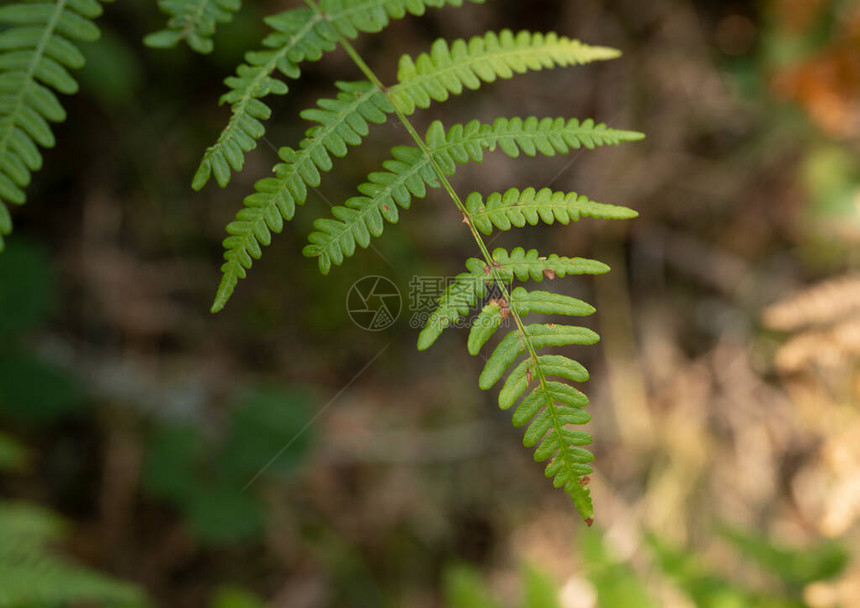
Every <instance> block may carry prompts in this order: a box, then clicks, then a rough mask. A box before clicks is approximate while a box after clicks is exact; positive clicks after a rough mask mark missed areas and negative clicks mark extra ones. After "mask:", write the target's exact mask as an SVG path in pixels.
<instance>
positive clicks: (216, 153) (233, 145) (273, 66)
mask: <svg viewBox="0 0 860 608" xmlns="http://www.w3.org/2000/svg"><path fill="white" fill-rule="evenodd" d="M469 1H470V2H475V3H478V4H481V3H483V2H484V0H469ZM446 4H450V5H453V6H460V5H462V4H463V0H323V1H322V2H320V8H321V12H319V13H317V12H314V11H312V10H310V9H291V10H287V11H284V12H281V13H278V14H276V15H272V16H270V17H267V18H266V19H265V21H266V24H267V25H269V26H270V27H271V28H273V29H274V30H275V32H273V33H272V34H270V35H269V36H267V37H266V38H265V39H264V40H263V46H264V47H265V48H264V49H263V50H260V51H252V52H249V53H246V55H245V63H243V64H242V65H240V66H239V67H238V68H237V70H236V76H231V77H230V78H227V79H226V80H225V81H224V83H225V84H226V85H227V86H228V87H229V88H230V91H228V92H227V93H225V94H224V95H223V96H222V97H221V103H229V104H230V105H231V116H230V121H229V122H228V123H227V126H226V127H225V128H224V130H223V131H221V134H220V135H219V137H218V141H216V142H215V144H213V145H212V146H210V147H209V148H208V149H207V150H206V152H205V154H204V155H203V160H202V161H201V163H200V167H198V169H197V172H196V173H195V174H194V179H193V180H192V187H193V188H194V189H195V190H200V189H201V188H202V187H203V186H205V185H206V183H207V182H208V181H209V179H210V177H211V176H212V174H213V173H214V175H215V180H216V181H217V182H218V185H220V186H221V187H224V186H226V185H227V184H228V183H229V181H230V171H231V169H232V170H233V171H241V170H242V167H243V166H244V163H245V153H246V152H250V151H251V150H253V149H254V148H256V147H257V140H258V139H260V138H261V137H262V136H263V134H264V133H265V131H266V129H265V127H264V126H263V123H262V121H263V120H267V119H268V118H269V116H270V115H271V110H270V108H269V107H268V106H267V105H266V104H265V103H263V102H262V101H261V99H263V98H265V97H268V96H269V95H285V94H286V93H287V91H288V90H289V88H288V87H287V85H286V84H285V83H284V82H283V81H281V80H279V79H277V78H274V77H273V74H274V73H275V72H276V71H277V72H280V73H281V74H282V75H283V76H286V77H287V78H298V77H299V75H300V73H301V72H300V69H299V64H300V63H302V62H303V61H317V60H319V59H320V58H321V57H322V55H323V53H326V52H328V51H331V50H334V48H335V47H336V46H337V45H336V41H337V37H338V35H342V36H345V37H346V38H348V39H355V38H356V37H358V34H359V33H360V32H365V33H375V32H379V31H381V30H382V29H383V28H384V27H386V26H387V25H388V23H389V21H390V20H391V19H401V18H403V17H404V16H406V14H407V13H411V14H413V15H418V16H420V15H423V14H424V12H425V11H426V9H427V8H428V7H429V8H436V7H441V6H444V5H446Z"/></svg>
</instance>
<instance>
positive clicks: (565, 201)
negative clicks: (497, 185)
mask: <svg viewBox="0 0 860 608" xmlns="http://www.w3.org/2000/svg"><path fill="white" fill-rule="evenodd" d="M466 210H467V211H468V219H469V221H470V222H471V223H472V224H473V225H474V226H475V227H476V228H477V229H478V230H480V231H481V232H483V233H484V234H492V232H493V227H494V226H495V227H496V228H498V229H499V230H510V229H511V227H514V226H515V227H517V228H522V227H523V226H525V225H526V224H527V223H528V224H530V225H532V226H535V225H536V224H537V223H538V222H544V223H545V224H552V223H553V222H556V221H557V222H559V223H561V224H568V223H569V222H571V221H573V222H575V221H577V220H579V218H580V217H595V218H601V219H630V218H634V217H637V216H638V215H639V214H638V213H636V212H635V211H633V210H632V209H628V208H627V207H622V206H620V205H607V204H604V203H595V202H593V201H590V200H588V198H586V197H585V196H580V195H577V194H576V193H575V192H571V193H569V194H566V193H564V192H553V191H552V190H550V189H549V188H542V189H541V190H538V191H535V189H534V188H526V189H525V190H523V191H520V190H517V189H516V188H511V189H510V190H508V191H506V192H505V193H504V194H500V193H498V192H495V193H493V194H490V195H489V196H488V197H487V202H486V204H484V201H483V200H482V198H481V195H480V194H478V193H477V192H474V193H472V194H470V195H469V196H468V197H467V198H466Z"/></svg>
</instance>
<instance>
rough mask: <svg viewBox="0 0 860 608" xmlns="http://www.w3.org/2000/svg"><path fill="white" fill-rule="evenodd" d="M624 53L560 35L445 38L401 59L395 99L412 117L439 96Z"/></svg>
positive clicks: (505, 32)
mask: <svg viewBox="0 0 860 608" xmlns="http://www.w3.org/2000/svg"><path fill="white" fill-rule="evenodd" d="M620 55H621V53H620V52H619V51H617V50H615V49H611V48H607V47H599V46H589V45H587V44H584V43H582V42H580V41H579V40H573V39H570V38H568V37H566V36H559V35H557V34H555V33H549V34H540V33H531V32H527V31H521V32H518V33H517V34H514V33H513V32H511V30H502V31H501V32H499V33H498V34H496V33H495V32H488V33H486V34H485V35H483V36H476V37H474V38H471V39H470V40H468V41H466V40H455V41H454V42H452V43H450V44H449V43H448V42H447V41H446V40H442V39H440V40H437V41H436V42H434V43H433V46H432V47H431V49H430V53H422V54H420V55H419V56H418V57H417V58H416V59H415V60H413V59H412V58H411V57H409V56H408V55H404V56H402V57H401V58H400V65H399V67H398V70H397V80H398V84H397V85H396V86H395V87H392V90H391V98H392V99H393V100H394V101H395V103H397V106H398V107H399V108H400V109H401V110H402V111H403V112H404V113H405V114H407V115H408V114H411V113H412V112H414V111H415V107H416V106H417V107H419V108H427V107H429V106H430V103H431V101H433V100H435V101H446V100H447V99H448V96H449V94H454V95H459V94H460V93H461V92H462V91H463V88H464V87H465V88H467V89H472V90H476V89H478V88H479V87H480V86H481V83H482V82H494V81H495V80H496V79H497V78H512V77H513V76H514V74H524V73H525V72H527V71H528V70H541V69H544V68H552V67H556V66H558V67H565V66H569V65H581V64H585V63H590V62H592V61H599V60H605V59H614V58H615V57H618V56H620Z"/></svg>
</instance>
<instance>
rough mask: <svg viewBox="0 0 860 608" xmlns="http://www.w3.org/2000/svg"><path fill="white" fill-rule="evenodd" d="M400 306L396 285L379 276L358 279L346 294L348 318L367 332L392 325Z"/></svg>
mask: <svg viewBox="0 0 860 608" xmlns="http://www.w3.org/2000/svg"><path fill="white" fill-rule="evenodd" d="M401 306H402V303H401V300H400V291H399V290H398V289H397V285H395V284H394V283H392V282H391V281H390V280H388V279H386V278H385V277H381V276H379V275H371V276H367V277H364V278H363V279H359V280H358V281H356V282H355V283H353V284H352V287H350V288H349V293H347V294H346V310H347V312H348V313H349V318H350V319H352V322H353V323H355V324H356V325H358V326H359V327H361V328H362V329H367V330H369V331H380V330H383V329H387V328H389V327H391V326H392V325H394V322H395V321H396V320H397V317H399V316H400V308H401Z"/></svg>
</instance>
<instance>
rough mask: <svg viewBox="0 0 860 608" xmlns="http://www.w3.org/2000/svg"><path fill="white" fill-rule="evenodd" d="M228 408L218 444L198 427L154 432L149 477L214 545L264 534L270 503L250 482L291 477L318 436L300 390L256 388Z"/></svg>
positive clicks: (151, 488) (151, 487)
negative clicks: (266, 504)
mask: <svg viewBox="0 0 860 608" xmlns="http://www.w3.org/2000/svg"><path fill="white" fill-rule="evenodd" d="M229 411H230V420H229V421H228V423H227V425H226V428H227V431H226V435H225V436H224V437H223V438H222V439H221V441H219V442H214V441H209V440H208V438H207V437H205V436H204V435H203V433H202V432H201V431H200V429H199V428H198V427H197V426H182V425H169V424H168V425H165V426H163V427H161V428H159V429H156V430H155V432H154V434H153V435H152V437H151V439H150V441H149V447H148V455H147V459H146V466H145V471H144V476H143V485H144V488H145V489H146V490H147V491H148V492H150V493H151V494H152V495H153V496H155V497H157V498H161V499H163V500H166V501H168V502H170V503H172V504H174V505H176V506H177V507H178V508H179V509H181V510H182V512H183V513H184V515H185V516H186V517H187V518H188V521H189V522H190V524H191V525H192V527H193V528H194V530H195V532H196V533H197V535H199V537H200V539H201V540H203V541H204V542H209V543H214V544H220V543H230V542H236V541H240V540H245V539H249V538H252V537H254V536H255V535H257V534H259V533H260V532H261V530H262V529H263V525H264V521H265V513H264V507H263V505H262V504H261V503H260V501H259V499H258V498H256V496H255V494H254V492H253V490H252V489H251V488H249V487H247V484H250V483H251V482H252V481H254V480H256V477H257V476H258V474H261V473H265V475H266V476H268V477H271V476H277V477H280V478H281V479H285V478H288V477H289V476H290V475H292V474H293V473H294V472H295V471H296V469H297V468H298V467H299V466H300V465H301V463H302V461H303V459H304V457H305V456H306V454H307V451H308V449H309V447H310V445H311V440H312V434H311V433H310V432H307V431H306V430H305V426H306V425H307V423H308V420H309V414H308V412H309V407H308V401H307V398H306V397H305V396H303V395H302V394H300V393H297V392H293V391H287V390H285V389H282V388H277V387H271V386H269V387H261V388H257V389H255V390H254V391H252V392H250V393H248V394H246V395H243V396H240V397H239V398H237V400H236V402H235V403H234V404H233V405H232V406H231V407H230V410H229ZM215 443H217V445H214V444H215Z"/></svg>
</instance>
